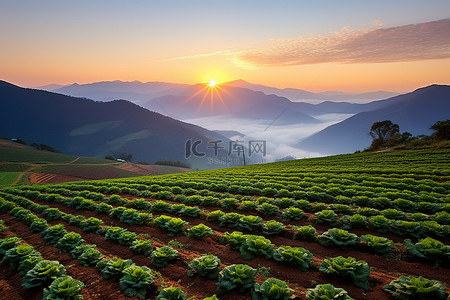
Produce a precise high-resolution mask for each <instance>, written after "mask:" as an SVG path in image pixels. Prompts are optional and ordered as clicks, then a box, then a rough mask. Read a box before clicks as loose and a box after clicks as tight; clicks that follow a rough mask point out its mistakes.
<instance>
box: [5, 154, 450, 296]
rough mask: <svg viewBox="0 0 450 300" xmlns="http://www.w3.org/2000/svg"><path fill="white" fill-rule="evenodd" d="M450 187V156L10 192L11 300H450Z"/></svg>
mask: <svg viewBox="0 0 450 300" xmlns="http://www.w3.org/2000/svg"><path fill="white" fill-rule="evenodd" d="M449 179H450V151H449V150H444V149H442V150H417V151H403V152H386V153H356V154H349V155H339V156H333V157H325V158H316V159H305V160H298V161H289V162H280V163H273V164H265V165H255V166H248V167H240V168H230V169H219V170H213V171H202V172H189V173H179V174H172V175H164V176H154V177H136V178H123V179H114V180H102V181H86V182H76V183H64V184H52V185H32V186H16V187H3V188H1V189H0V219H1V220H3V221H2V224H1V226H0V231H1V233H0V238H1V239H0V258H1V259H2V263H1V264H0V268H1V269H0V271H1V272H0V274H1V275H0V294H1V295H2V297H3V298H5V299H7V298H10V299H42V298H43V297H44V299H81V297H84V299H129V297H134V298H135V299H189V298H191V299H293V298H296V299H447V297H448V294H449V290H448V286H449V284H450V275H449V274H450V272H449V266H450V246H448V245H449V242H450V239H449V237H450V181H449ZM57 297H59V298H57Z"/></svg>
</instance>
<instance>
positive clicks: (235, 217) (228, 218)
mask: <svg viewBox="0 0 450 300" xmlns="http://www.w3.org/2000/svg"><path fill="white" fill-rule="evenodd" d="M241 217H242V215H241V214H238V213H234V212H231V213H227V214H224V215H223V216H221V217H219V225H220V226H223V227H228V228H236V227H238V226H239V220H240V219H241Z"/></svg>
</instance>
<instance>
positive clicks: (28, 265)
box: [18, 251, 43, 276]
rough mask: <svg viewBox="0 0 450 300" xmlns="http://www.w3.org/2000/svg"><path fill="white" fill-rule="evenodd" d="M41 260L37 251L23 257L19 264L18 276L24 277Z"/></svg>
mask: <svg viewBox="0 0 450 300" xmlns="http://www.w3.org/2000/svg"><path fill="white" fill-rule="evenodd" d="M41 260H43V258H42V256H41V254H40V253H39V252H38V251H31V253H29V254H28V255H26V256H24V257H23V258H22V259H21V261H20V263H19V269H18V270H19V275H21V276H25V274H27V272H28V271H30V270H31V269H33V268H34V266H35V265H36V264H37V263H38V262H40V261H41Z"/></svg>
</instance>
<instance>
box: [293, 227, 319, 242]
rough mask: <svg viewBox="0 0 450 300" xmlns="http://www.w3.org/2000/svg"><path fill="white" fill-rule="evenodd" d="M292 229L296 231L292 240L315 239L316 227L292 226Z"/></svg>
mask: <svg viewBox="0 0 450 300" xmlns="http://www.w3.org/2000/svg"><path fill="white" fill-rule="evenodd" d="M293 228H294V230H296V231H297V232H296V233H295V234H294V236H293V239H294V240H305V241H314V240H316V239H317V231H316V228H314V226H312V225H305V226H294V227H293Z"/></svg>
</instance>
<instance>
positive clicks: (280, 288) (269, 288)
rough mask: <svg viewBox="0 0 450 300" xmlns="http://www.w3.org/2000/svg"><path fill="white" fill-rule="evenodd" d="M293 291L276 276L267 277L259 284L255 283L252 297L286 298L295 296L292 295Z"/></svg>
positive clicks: (256, 298)
mask: <svg viewBox="0 0 450 300" xmlns="http://www.w3.org/2000/svg"><path fill="white" fill-rule="evenodd" d="M293 291H294V290H293V289H291V288H289V287H288V285H287V284H286V282H284V281H282V280H279V279H276V278H269V279H267V280H266V281H264V282H263V283H262V284H261V285H259V284H258V283H255V290H254V292H253V297H252V299H254V300H258V299H261V300H272V299H273V300H278V299H279V300H288V299H292V298H294V297H295V296H294V295H292V292H293Z"/></svg>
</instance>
